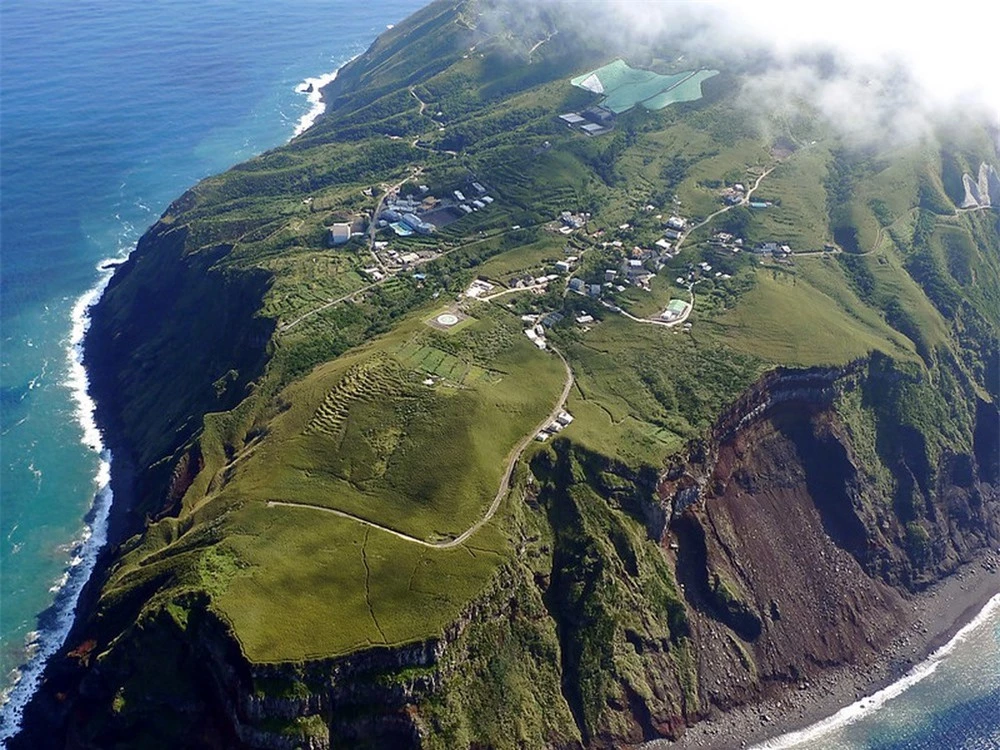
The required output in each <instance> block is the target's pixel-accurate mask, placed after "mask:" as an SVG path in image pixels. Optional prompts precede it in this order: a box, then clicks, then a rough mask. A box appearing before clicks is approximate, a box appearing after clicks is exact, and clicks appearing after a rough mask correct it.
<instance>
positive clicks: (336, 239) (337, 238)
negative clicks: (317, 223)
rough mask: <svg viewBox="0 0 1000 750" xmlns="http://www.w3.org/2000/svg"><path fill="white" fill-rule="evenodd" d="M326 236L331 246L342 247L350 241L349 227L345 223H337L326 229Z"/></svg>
mask: <svg viewBox="0 0 1000 750" xmlns="http://www.w3.org/2000/svg"><path fill="white" fill-rule="evenodd" d="M327 230H328V232H329V234H328V235H327V237H328V239H329V241H330V244H331V245H343V244H344V243H345V242H347V241H348V240H350V239H351V225H350V224H348V223H346V222H338V223H337V224H333V225H332V226H330V227H327Z"/></svg>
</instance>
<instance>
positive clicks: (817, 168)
mask: <svg viewBox="0 0 1000 750" xmlns="http://www.w3.org/2000/svg"><path fill="white" fill-rule="evenodd" d="M829 157H830V154H829V151H827V150H826V149H824V148H822V147H820V146H812V147H810V148H808V149H803V150H801V151H799V152H798V153H796V154H794V155H793V156H792V157H790V158H789V159H788V160H787V161H785V162H784V163H782V164H780V165H779V166H778V167H777V168H776V169H775V170H774V171H773V172H772V173H771V174H769V175H768V176H767V177H766V178H765V179H764V181H763V182H762V183H761V187H760V189H759V190H758V191H757V192H756V193H754V196H753V198H754V199H755V200H771V199H774V198H780V200H781V205H780V206H779V205H774V206H771V207H770V208H763V209H753V214H752V215H753V217H754V221H753V230H752V231H753V234H754V236H755V237H757V238H760V239H761V240H767V241H775V242H780V243H788V244H789V245H790V246H791V247H792V249H793V250H795V251H806V250H820V249H822V248H823V245H824V244H825V243H826V242H829V241H830V236H831V235H830V231H829V229H828V227H827V223H828V219H827V207H826V190H825V189H824V187H823V180H824V179H826V174H827V168H826V161H827V160H828V159H829Z"/></svg>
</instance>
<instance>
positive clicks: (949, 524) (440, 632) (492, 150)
mask: <svg viewBox="0 0 1000 750" xmlns="http://www.w3.org/2000/svg"><path fill="white" fill-rule="evenodd" d="M557 32H558V33H557ZM668 51H672V50H669V49H668ZM626 53H627V55H626ZM626 57H627V60H626ZM723 62H726V61H724V60H710V59H704V60H691V59H689V58H686V57H684V58H682V56H681V55H679V54H666V52H664V47H663V46H662V45H661V44H657V45H653V46H650V47H643V46H642V45H639V46H638V47H637V48H636V49H628V50H609V49H608V48H607V45H606V44H604V43H598V42H597V41H596V40H595V39H592V38H590V37H588V36H586V35H578V34H574V33H571V29H567V28H562V27H560V25H559V21H558V18H554V17H553V18H548V17H544V15H543V16H541V17H539V18H538V19H536V21H534V22H532V23H531V24H529V25H528V26H527V27H525V25H524V24H522V23H519V22H518V21H517V19H516V18H512V17H511V15H510V13H509V9H507V8H506V6H505V5H504V3H503V2H486V1H485V0H461V1H458V0H451V1H448V2H445V1H444V0H439V1H438V2H434V3H431V4H430V5H429V6H427V8H425V9H423V10H421V11H420V12H418V13H416V14H415V15H414V16H412V17H411V18H410V19H408V20H407V21H406V22H405V23H401V24H398V25H396V26H395V27H393V28H392V29H389V30H387V31H386V32H385V33H383V34H382V35H381V36H380V37H379V38H378V39H377V40H376V41H375V42H374V43H373V44H372V46H371V47H370V48H369V49H368V50H367V51H366V52H365V53H364V54H362V55H361V56H359V57H358V58H356V59H355V60H353V61H352V62H351V63H349V64H348V65H346V66H345V67H344V68H343V69H342V70H341V71H340V72H339V73H338V75H337V76H336V78H335V79H333V80H332V81H330V82H329V83H328V84H327V85H326V86H325V87H323V88H322V92H323V94H322V95H323V100H324V102H325V105H326V113H325V114H324V115H323V116H322V117H320V118H319V119H318V120H316V122H315V124H314V125H312V127H310V128H308V129H306V130H305V131H304V132H302V133H301V134H300V135H299V136H298V137H296V138H295V139H293V140H292V141H291V142H290V143H289V144H288V145H287V146H285V147H282V148H279V149H275V150H273V151H270V152H267V153H265V154H262V155H261V156H259V157H256V158H255V159H252V160H250V161H248V162H246V163H244V164H241V165H238V166H236V167H234V168H233V169H231V170H229V171H228V172H226V173H224V174H221V175H217V176H214V177H210V178H208V179H206V180H204V181H203V182H201V183H199V184H198V185H196V186H194V187H193V188H192V189H191V190H189V191H188V192H187V193H185V194H184V195H183V196H181V197H179V198H178V199H177V200H176V201H175V202H174V203H173V204H172V205H171V206H170V207H169V208H168V209H167V211H166V212H165V213H164V214H163V215H162V216H161V217H160V218H159V220H158V221H157V222H156V223H155V224H154V225H153V226H152V227H151V228H150V229H149V231H148V232H147V233H146V234H145V235H144V236H143V238H142V240H141V241H140V242H139V244H138V246H137V248H136V250H135V251H134V252H133V253H132V255H131V256H130V257H129V259H128V260H127V261H126V262H125V263H123V264H122V265H120V266H119V267H117V268H116V269H115V273H114V277H113V278H112V280H111V282H110V283H109V284H108V287H107V289H106V291H105V293H104V295H103V296H102V299H101V301H100V302H99V303H98V305H97V306H96V307H95V308H94V310H93V316H92V326H91V329H90V331H89V332H88V335H87V341H86V362H87V365H88V368H89V369H90V373H91V381H92V390H93V393H94V396H95V398H96V401H97V403H98V416H99V419H100V423H101V425H102V428H103V429H104V431H105V434H106V435H107V438H108V439H107V441H106V442H107V443H108V445H109V446H111V448H112V450H113V452H114V456H115V460H114V464H113V467H112V471H113V474H114V476H113V483H114V484H113V486H114V489H115V503H114V506H113V508H112V516H113V518H112V535H111V537H112V539H111V544H110V546H109V548H108V550H107V552H106V556H105V559H104V562H103V564H102V565H100V566H99V570H98V571H97V572H96V573H95V575H94V577H93V578H92V580H91V582H90V584H89V586H88V589H87V591H86V592H85V594H84V597H83V598H82V600H81V601H82V604H81V607H80V612H79V617H78V619H77V621H76V623H75V625H74V628H73V631H72V632H71V633H70V635H69V637H68V638H67V642H66V645H65V647H64V648H63V650H62V651H61V652H60V653H59V654H58V655H56V657H54V658H53V660H52V662H51V663H50V665H49V668H48V670H47V672H46V679H45V682H44V684H43V685H42V687H41V689H40V691H39V693H38V695H37V696H36V699H35V700H34V701H33V703H32V704H31V705H30V706H29V709H28V712H27V714H26V718H25V730H24V732H23V733H22V735H21V736H20V737H19V738H18V739H15V740H14V741H13V742H12V743H11V745H10V746H11V748H19V747H33V748H37V747H48V746H52V747H56V746H66V745H67V744H74V745H75V746H79V747H107V746H116V745H121V746H128V745H129V744H130V743H132V744H138V745H142V746H155V745H156V743H161V744H163V745H164V746H198V747H233V746H245V747H266V748H278V747H281V748H284V747H289V748H290V747H297V746H305V747H313V748H323V747H337V746H354V747H363V746H371V747H386V746H398V747H428V748H437V747H442V748H443V747H467V746H482V747H498V748H500V747H516V746H527V747H542V746H547V747H566V748H571V747H588V748H602V747H621V746H642V745H643V744H644V743H650V742H657V743H660V744H658V745H656V746H664V744H663V743H678V746H679V747H720V748H722V747H740V746H743V744H744V743H746V742H752V741H756V740H758V739H762V738H765V737H768V736H774V735H775V734H779V733H781V732H784V731H786V730H788V729H792V728H797V727H801V726H804V725H807V724H809V723H811V722H813V721H814V720H816V719H819V718H822V717H823V716H824V715H826V714H829V713H831V712H832V711H833V710H834V709H836V708H837V707H839V706H843V705H846V704H849V703H851V702H853V701H855V700H856V699H857V698H858V697H859V693H863V692H865V691H868V690H872V689H877V688H878V687H880V686H883V685H885V684H887V683H888V682H889V681H891V680H893V679H896V678H898V677H899V676H900V675H902V674H904V673H905V672H906V671H907V670H908V669H909V668H910V667H912V666H913V665H914V664H915V663H916V662H919V661H920V660H921V659H922V658H923V657H924V656H925V655H926V654H927V653H928V652H929V651H930V650H932V649H933V648H934V647H935V646H937V645H939V644H940V643H942V642H943V641H944V640H947V638H948V636H949V635H950V634H951V633H953V632H954V631H955V630H956V629H957V628H958V627H960V626H961V624H962V623H964V622H966V621H968V620H969V619H970V618H971V617H972V616H974V614H975V613H976V612H977V611H978V610H979V609H981V607H982V606H983V605H984V604H985V602H986V601H987V600H988V599H989V598H990V597H991V596H993V595H994V594H996V593H997V585H996V581H997V579H998V576H1000V574H997V573H994V572H993V571H995V570H996V569H997V564H998V563H997V560H998V556H997V550H998V548H1000V495H998V487H1000V476H998V475H1000V466H998V460H997V455H998V447H1000V412H998V410H997V403H998V401H1000V390H998V383H997V378H996V374H997V364H996V361H997V355H998V352H1000V348H998V330H1000V320H998V319H997V315H996V309H997V308H996V306H995V304H994V303H995V301H996V300H998V299H1000V236H998V233H997V226H996V216H995V212H992V211H991V209H989V208H986V209H984V210H977V211H960V210H958V206H959V205H960V204H961V202H962V200H963V199H964V191H965V187H964V185H965V182H963V175H965V174H967V173H970V172H973V171H976V170H979V165H980V164H981V163H998V155H997V152H996V144H995V142H994V141H993V140H992V139H991V137H990V132H989V128H988V126H984V125H983V124H980V123H974V122H970V123H968V125H967V127H966V128H965V129H964V130H963V131H962V132H961V133H955V132H953V130H952V129H949V128H948V127H945V126H944V124H943V123H942V124H941V126H940V128H938V129H937V130H936V131H935V134H934V136H933V139H932V140H931V141H929V142H928V143H920V144H896V145H894V146H892V147H886V149H885V150H884V151H876V152H873V151H872V150H871V149H867V148H865V149H861V148H857V147H856V146H855V145H854V144H852V143H851V142H850V141H849V140H847V139H845V138H844V136H843V134H842V133H841V132H840V131H839V130H838V129H837V127H836V125H835V124H833V123H829V122H826V121H824V120H823V119H822V118H821V117H820V116H819V115H818V114H817V113H815V112H803V113H800V115H799V116H797V117H795V118H791V119H790V118H788V117H787V116H786V113H785V112H784V111H779V110H778V109H777V108H775V109H773V110H771V109H768V108H767V107H757V108H756V109H755V111H754V112H753V113H752V114H751V113H748V112H747V110H746V108H745V107H744V105H743V103H742V99H741V98H740V96H739V94H740V91H741V90H742V87H743V85H744V84H745V83H746V81H748V80H750V79H752V78H753V77H754V76H766V75H767V70H766V69H765V70H757V69H754V70H744V69H741V68H739V67H738V66H737V65H736V64H735V63H728V64H727V65H723V64H722V63H723ZM761 110H763V111H761ZM986 172H988V170H986ZM987 188H988V183H987ZM154 655H155V656H154ZM779 703H780V707H779V705H778V704H779ZM53 728H54V729H53Z"/></svg>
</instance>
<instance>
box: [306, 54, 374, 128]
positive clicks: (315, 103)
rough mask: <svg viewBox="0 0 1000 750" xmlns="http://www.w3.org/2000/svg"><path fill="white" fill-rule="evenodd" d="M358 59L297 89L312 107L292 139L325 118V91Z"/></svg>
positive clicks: (345, 63) (307, 81)
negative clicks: (345, 68) (341, 72)
mask: <svg viewBox="0 0 1000 750" xmlns="http://www.w3.org/2000/svg"><path fill="white" fill-rule="evenodd" d="M358 57H360V55H355V56H354V57H352V58H351V59H350V60H347V61H346V62H344V63H343V64H342V65H341V66H340V67H338V68H337V69H336V70H334V71H332V72H330V73H324V74H323V75H320V76H314V77H312V78H306V79H305V80H304V81H302V83H300V84H299V85H298V86H296V87H295V93H297V94H303V95H305V97H306V98H307V99H308V101H309V104H310V105H311V106H310V108H309V111H308V112H306V113H305V114H304V115H302V117H300V118H299V121H298V122H297V123H296V124H295V132H294V133H292V138H295V137H296V136H300V135H302V134H303V133H304V132H306V131H307V130H308V129H309V128H311V127H312V126H313V125H315V124H316V121H317V120H318V119H319V118H320V117H322V116H323V113H324V112H326V100H324V98H323V89H324V88H326V87H327V86H329V85H330V84H331V83H333V82H334V81H336V80H337V76H338V75H340V71H342V70H343V69H344V66H346V65H349V64H350V63H352V62H354V61H355V60H357V59H358ZM289 140H291V139H289Z"/></svg>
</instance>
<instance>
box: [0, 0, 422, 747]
mask: <svg viewBox="0 0 1000 750" xmlns="http://www.w3.org/2000/svg"><path fill="white" fill-rule="evenodd" d="M424 4H425V0H366V2H362V3H359V2H355V1H354V0H284V1H283V2H281V3H274V2H268V1H267V0H256V1H255V0H249V1H248V0H172V2H170V3H156V2H146V3H143V2H137V1H136V0H4V2H3V3H2V4H0V84H2V85H0V472H2V473H0V489H2V494H0V680H2V681H3V686H4V687H9V686H10V685H11V684H12V682H13V681H14V680H15V679H16V677H17V668H18V667H19V666H21V665H22V664H23V663H24V662H25V658H26V656H27V655H28V654H29V653H30V652H39V651H41V652H45V651H47V650H51V645H52V642H53V638H52V637H51V634H50V635H46V634H45V632H44V631H45V630H46V629H45V628H42V631H43V632H42V633H41V634H38V633H36V631H37V630H38V629H39V628H38V615H39V613H40V612H42V611H43V610H46V609H47V608H49V607H51V605H52V604H53V602H54V601H55V599H56V597H57V596H58V595H59V594H60V592H62V598H63V600H66V599H67V598H68V599H72V597H71V596H68V594H71V593H72V591H71V589H73V588H74V583H78V581H75V579H79V578H82V577H83V576H82V574H83V573H85V572H86V569H87V567H88V565H89V561H90V560H91V558H92V556H93V551H94V547H95V546H96V545H95V543H96V542H98V541H100V539H99V536H100V533H101V513H102V512H104V511H106V507H107V501H108V500H110V497H108V496H107V493H105V494H104V495H102V496H101V497H100V498H98V499H99V500H100V501H99V502H97V503H96V507H97V510H98V512H97V514H96V516H94V514H93V513H91V516H92V517H91V518H89V519H87V523H86V524H85V516H87V514H88V512H89V511H91V509H92V507H94V506H95V495H97V493H98V490H100V489H101V486H102V485H104V484H105V483H106V477H107V459H108V458H109V457H108V456H106V455H104V456H103V459H102V456H101V455H100V448H101V446H100V435H99V434H98V433H96V431H95V430H93V429H92V424H91V425H90V426H88V417H89V415H88V414H87V412H88V411H89V406H88V403H87V400H86V398H85V397H84V388H83V386H84V385H85V374H84V373H83V371H82V369H81V368H80V367H79V365H78V363H76V362H75V355H76V352H74V350H73V349H74V347H73V344H74V341H75V340H77V339H79V337H80V336H81V335H82V333H83V330H84V326H85V321H86V316H85V309H86V303H87V301H88V300H90V301H92V300H93V299H95V298H96V292H97V291H98V288H99V285H100V284H101V282H102V279H103V278H105V277H106V275H107V274H106V272H102V271H101V270H100V268H99V266H100V265H101V263H102V262H103V261H105V260H106V259H109V258H118V257H122V255H123V254H124V253H127V252H128V250H129V249H130V248H131V247H132V246H133V245H134V243H135V241H136V240H137V239H138V237H139V236H140V235H141V233H142V232H143V231H144V230H145V229H146V227H148V226H149V225H150V224H151V223H152V222H153V221H154V220H155V219H156V217H157V216H158V215H159V214H160V213H161V212H162V211H163V210H164V209H165V208H166V207H167V205H168V204H169V203H170V201H171V200H173V199H174V198H176V197H177V196H179V195H180V194H181V192H183V191H184V190H185V189H186V188H188V187H189V186H191V185H192V184H194V183H195V182H196V181H197V180H198V179H200V178H202V177H205V176H207V175H210V174H213V173H215V172H219V171H221V170H223V169H225V168H227V167H229V166H231V165H232V164H234V163H236V162H239V161H241V160H243V159H246V158H248V157H250V156H252V155H254V154H256V153H259V152H261V151H264V150H266V149H268V148H271V147H274V146H277V145H279V144H281V143H283V142H285V141H287V140H288V139H289V138H290V137H292V135H293V134H294V133H295V131H296V128H297V126H299V125H300V124H303V119H304V118H305V119H306V120H308V116H309V113H310V110H311V109H312V107H313V103H312V102H310V101H308V99H307V97H306V95H305V94H303V93H297V92H296V90H295V89H296V87H297V86H298V85H299V84H301V83H302V82H303V81H304V80H305V79H307V78H312V77H318V76H321V75H322V74H326V73H329V72H330V71H333V70H336V68H337V67H339V66H340V65H341V64H343V63H344V62H346V61H347V60H349V59H350V58H351V57H353V56H355V55H357V54H359V53H360V52H362V51H363V50H364V49H365V48H366V47H367V46H368V45H369V44H370V43H371V41H372V40H373V39H374V38H375V36H376V35H377V34H378V33H379V32H381V31H382V30H384V29H385V27H386V25H387V24H391V23H395V22H398V21H399V20H401V19H403V18H405V17H406V16H407V15H409V14H410V13H412V12H413V11H414V10H416V9H417V8H419V7H421V6H422V5H424ZM88 293H89V296H88ZM95 449H96V450H95ZM91 535H93V538H91V539H89V541H87V540H88V537H90V536H91ZM70 573H75V574H76V575H74V576H70V575H69V574H70ZM67 581H69V585H68V586H66V583H67ZM65 603H66V602H65V601H64V602H63V604H65ZM70 603H72V602H70ZM49 614H50V615H51V614H52V613H51V612H50V613H49ZM56 614H58V613H56ZM64 614H66V613H64ZM60 619H61V620H62V624H63V625H64V624H65V620H66V618H65V617H63V618H59V617H51V616H50V617H47V618H46V620H45V622H46V623H47V624H48V625H49V626H50V627H49V629H50V630H51V629H55V630H58V629H59V628H58V626H59V624H60ZM26 646H28V648H27V649H26ZM26 681H27V680H23V681H22V691H23V687H24V685H23V683H24V682H26ZM13 703H14V701H11V704H13ZM11 704H8V712H9V708H10V705H11ZM6 718H8V719H9V716H8V717H6ZM2 724H3V722H0V736H2V734H3V732H2Z"/></svg>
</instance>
